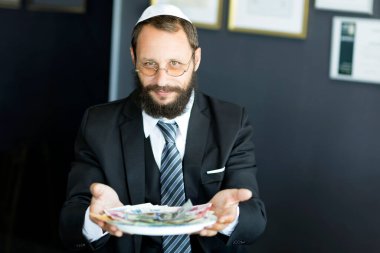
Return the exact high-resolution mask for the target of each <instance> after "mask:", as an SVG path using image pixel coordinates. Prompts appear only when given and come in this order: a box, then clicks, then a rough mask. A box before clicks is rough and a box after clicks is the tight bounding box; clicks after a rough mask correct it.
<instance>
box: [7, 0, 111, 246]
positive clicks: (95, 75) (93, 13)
mask: <svg viewBox="0 0 380 253" xmlns="http://www.w3.org/2000/svg"><path fill="white" fill-rule="evenodd" d="M111 26H112V1H100V0H99V1H98V0H91V1H88V5H87V10H86V13H85V14H71V13H54V12H32V11H27V10H26V8H24V7H22V8H21V9H17V10H7V9H0V118H1V123H0V151H1V152H0V178H1V182H2V183H1V184H0V192H1V194H0V196H1V197H0V205H1V206H0V252H55V249H56V250H62V247H61V243H60V241H59V239H58V227H57V226H58V214H59V210H60V207H61V206H62V204H63V200H64V197H65V190H66V178H67V173H68V170H69V167H70V162H71V161H72V159H73V144H74V138H75V135H76V132H77V129H78V126H79V124H80V120H81V117H82V115H83V112H84V109H85V108H86V107H88V106H90V105H93V104H98V103H104V102H106V101H107V97H108V78H109V55H110V38H111ZM3 250H4V251H3Z"/></svg>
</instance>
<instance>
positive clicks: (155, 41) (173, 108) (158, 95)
mask: <svg viewBox="0 0 380 253" xmlns="http://www.w3.org/2000/svg"><path fill="white" fill-rule="evenodd" d="M131 54H132V59H133V61H134V64H135V65H136V67H137V68H141V66H142V64H148V65H151V64H156V65H158V66H159V68H160V69H159V70H158V71H157V73H156V74H155V75H153V76H147V75H144V74H143V73H141V72H138V81H139V85H140V89H141V91H142V92H141V99H142V101H141V102H142V105H143V108H144V109H145V110H146V111H147V113H149V114H151V115H152V116H154V117H161V116H162V117H167V118H174V117H176V116H178V115H180V114H181V113H182V111H183V109H184V106H185V105H186V104H187V102H188V100H189V97H190V95H191V90H192V89H193V88H194V86H195V79H196V78H195V70H197V68H198V66H199V63H200V48H199V49H197V50H196V51H195V52H194V59H193V58H192V56H193V51H192V49H191V47H190V44H189V42H188V39H187V36H186V34H185V32H184V31H183V30H182V29H180V30H179V31H177V32H167V31H163V30H159V29H156V28H154V27H153V26H151V25H146V26H144V27H143V28H142V30H141V32H140V35H139V37H138V40H137V48H136V55H134V54H133V51H132V50H131ZM179 63H181V64H183V67H184V68H185V69H187V71H186V72H185V73H184V74H183V75H181V76H178V77H173V76H170V75H168V73H166V71H165V70H164V69H162V68H167V67H168V66H169V65H170V64H174V65H175V64H179ZM147 107H148V108H147ZM152 110H153V111H152Z"/></svg>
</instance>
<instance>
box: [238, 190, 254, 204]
mask: <svg viewBox="0 0 380 253" xmlns="http://www.w3.org/2000/svg"><path fill="white" fill-rule="evenodd" d="M237 198H238V200H239V202H242V201H246V200H249V199H250V198H252V192H251V191H250V190H248V189H238V192H237Z"/></svg>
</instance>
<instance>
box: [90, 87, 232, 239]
mask: <svg viewBox="0 0 380 253" xmlns="http://www.w3.org/2000/svg"><path fill="white" fill-rule="evenodd" d="M193 104H194V91H193V93H192V94H191V97H190V99H189V102H188V104H187V105H186V108H185V111H184V113H183V114H181V115H180V116H178V117H176V118H175V119H172V120H169V119H166V118H153V117H152V116H150V115H148V114H147V113H146V112H145V111H142V117H143V125H144V134H145V138H148V137H150V143H151V146H152V151H153V155H154V160H155V161H156V164H157V166H158V168H161V155H162V150H163V149H164V146H165V138H164V136H163V134H162V132H161V130H160V128H159V127H158V126H157V122H158V121H159V120H161V121H163V122H165V123H173V122H176V123H177V125H178V132H177V136H176V141H175V142H176V146H177V149H178V151H179V153H180V155H181V158H182V159H183V156H184V154H185V146H186V136H187V128H188V126H189V119H190V113H191V109H192V107H193ZM237 213H238V216H237V218H236V219H235V221H234V222H232V223H231V224H230V225H228V226H227V227H226V228H225V229H224V230H222V231H220V233H222V234H224V235H227V236H229V235H231V233H232V232H233V231H234V229H235V227H236V225H237V224H238V217H239V207H237ZM82 233H83V235H84V236H85V237H86V238H87V240H89V241H90V242H93V241H96V240H98V239H99V238H101V237H102V236H104V235H106V234H107V233H108V232H105V233H103V230H102V229H101V228H100V227H99V226H98V225H96V224H95V223H94V222H92V221H91V220H90V215H89V208H87V211H86V214H85V222H84V224H83V229H82Z"/></svg>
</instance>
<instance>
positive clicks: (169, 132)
mask: <svg viewBox="0 0 380 253" xmlns="http://www.w3.org/2000/svg"><path fill="white" fill-rule="evenodd" d="M157 126H158V127H159V128H160V130H161V132H162V134H163V135H164V138H165V141H166V142H168V143H173V142H175V137H176V135H177V128H178V125H177V123H175V122H174V123H164V122H162V121H161V120H160V121H158V123H157Z"/></svg>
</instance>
